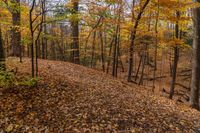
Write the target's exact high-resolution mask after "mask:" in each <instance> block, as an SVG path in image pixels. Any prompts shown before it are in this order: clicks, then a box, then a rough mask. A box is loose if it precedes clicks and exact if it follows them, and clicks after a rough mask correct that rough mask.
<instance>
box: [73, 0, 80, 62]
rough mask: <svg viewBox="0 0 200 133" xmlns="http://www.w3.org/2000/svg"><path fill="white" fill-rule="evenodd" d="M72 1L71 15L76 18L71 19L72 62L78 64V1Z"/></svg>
mask: <svg viewBox="0 0 200 133" xmlns="http://www.w3.org/2000/svg"><path fill="white" fill-rule="evenodd" d="M72 3H73V11H72V15H76V20H72V23H71V26H72V38H73V44H72V58H73V62H74V63H75V64H80V58H79V21H78V16H77V15H78V7H79V6H78V5H79V3H78V1H77V0H72Z"/></svg>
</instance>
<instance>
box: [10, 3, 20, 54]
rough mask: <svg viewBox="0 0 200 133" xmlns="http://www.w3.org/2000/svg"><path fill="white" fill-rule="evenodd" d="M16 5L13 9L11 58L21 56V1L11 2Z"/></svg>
mask: <svg viewBox="0 0 200 133" xmlns="http://www.w3.org/2000/svg"><path fill="white" fill-rule="evenodd" d="M11 3H12V4H13V5H14V6H13V7H12V9H11V14H12V26H13V27H12V30H11V32H12V36H11V37H12V38H11V56H17V57H20V56H21V32H20V21H21V11H20V0H11Z"/></svg>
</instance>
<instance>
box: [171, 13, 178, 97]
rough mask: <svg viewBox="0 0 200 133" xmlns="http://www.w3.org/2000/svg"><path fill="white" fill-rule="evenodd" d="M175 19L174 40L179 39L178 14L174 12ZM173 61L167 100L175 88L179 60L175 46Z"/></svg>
mask: <svg viewBox="0 0 200 133" xmlns="http://www.w3.org/2000/svg"><path fill="white" fill-rule="evenodd" d="M176 17H177V21H176V25H175V36H176V39H179V31H180V30H179V18H180V12H179V11H176ZM173 50H174V60H173V68H172V80H171V84H170V94H169V98H170V99H172V98H173V95H174V88H175V84H176V74H177V66H178V60H179V48H178V46H177V44H175V46H174V49H173Z"/></svg>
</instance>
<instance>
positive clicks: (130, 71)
mask: <svg viewBox="0 0 200 133" xmlns="http://www.w3.org/2000/svg"><path fill="white" fill-rule="evenodd" d="M149 2H150V0H146V1H145V3H144V5H143V6H142V7H141V9H140V12H139V14H138V15H137V18H136V20H135V24H134V27H133V29H131V44H130V49H129V65H128V82H131V81H132V80H131V77H132V73H133V55H134V47H135V38H136V33H137V28H138V25H139V22H140V19H141V18H142V14H143V13H144V10H145V9H146V7H147V5H148V4H149ZM134 5H135V0H133V9H132V12H133V13H132V22H134Z"/></svg>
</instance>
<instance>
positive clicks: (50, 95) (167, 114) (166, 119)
mask: <svg viewBox="0 0 200 133" xmlns="http://www.w3.org/2000/svg"><path fill="white" fill-rule="evenodd" d="M7 66H8V67H9V68H14V67H18V75H21V74H23V75H28V74H30V59H25V60H24V62H23V63H22V64H20V63H19V62H18V61H17V59H15V58H9V59H8V61H7ZM39 66H40V68H39V73H40V76H41V77H42V78H43V80H42V81H40V83H39V86H38V88H31V89H29V88H24V87H16V88H12V89H7V90H5V89H0V110H1V113H0V131H1V130H2V131H5V130H6V131H9V132H22V131H25V132H28V131H32V132H44V131H46V132H53V133H55V132H113V131H115V132H148V133H151V132H152V133H156V132H159V133H163V132H172V133H174V132H185V133H190V132H191V133H193V132H194V133H195V132H196V133H198V132H200V113H199V112H198V111H195V110H193V109H190V108H189V107H187V106H185V105H181V104H180V103H176V102H174V101H172V100H168V99H165V98H162V97H157V96H154V95H153V94H151V93H150V92H148V91H145V89H144V88H141V87H138V86H134V85H129V84H128V83H126V82H124V81H121V80H118V79H115V78H113V77H111V76H109V75H106V74H103V73H101V72H98V71H95V70H92V69H89V68H86V67H83V66H79V65H74V64H71V63H66V62H59V61H46V60H40V61H39Z"/></svg>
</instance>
